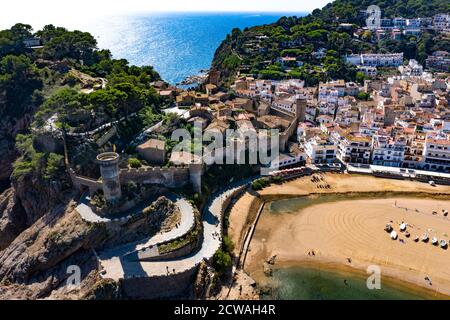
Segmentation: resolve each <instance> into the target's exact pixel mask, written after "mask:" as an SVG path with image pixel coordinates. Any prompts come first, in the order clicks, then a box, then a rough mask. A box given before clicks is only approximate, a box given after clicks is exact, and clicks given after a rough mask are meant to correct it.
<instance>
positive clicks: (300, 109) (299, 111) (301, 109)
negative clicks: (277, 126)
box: [295, 97, 307, 122]
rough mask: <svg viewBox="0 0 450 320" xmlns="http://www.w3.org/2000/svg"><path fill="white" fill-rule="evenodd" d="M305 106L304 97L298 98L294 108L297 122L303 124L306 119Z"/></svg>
mask: <svg viewBox="0 0 450 320" xmlns="http://www.w3.org/2000/svg"><path fill="white" fill-rule="evenodd" d="M306 106H307V101H306V98H305V97H299V98H297V101H296V106H295V117H296V118H297V121H298V122H304V121H305V119H306Z"/></svg>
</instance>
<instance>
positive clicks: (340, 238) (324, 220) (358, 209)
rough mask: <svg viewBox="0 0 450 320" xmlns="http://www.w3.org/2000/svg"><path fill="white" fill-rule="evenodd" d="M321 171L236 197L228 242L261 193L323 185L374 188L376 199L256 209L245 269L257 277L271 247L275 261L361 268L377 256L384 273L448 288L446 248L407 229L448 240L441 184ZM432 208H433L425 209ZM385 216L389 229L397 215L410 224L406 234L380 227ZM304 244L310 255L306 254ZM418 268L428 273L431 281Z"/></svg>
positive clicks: (301, 192)
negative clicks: (290, 209)
mask: <svg viewBox="0 0 450 320" xmlns="http://www.w3.org/2000/svg"><path fill="white" fill-rule="evenodd" d="M322 176H323V177H324V181H322V182H319V183H313V182H311V177H304V178H300V179H296V180H293V181H290V182H285V183H284V184H282V185H272V186H270V187H268V188H266V189H264V190H263V191H261V192H260V198H258V197H256V195H255V194H251V193H246V194H245V195H244V196H243V197H241V198H240V200H239V201H238V202H237V203H236V204H235V205H234V206H233V209H232V210H231V212H230V227H229V234H230V236H231V237H232V239H233V241H235V243H237V246H236V247H237V249H236V250H237V251H238V250H239V248H240V247H241V245H242V239H243V237H244V235H245V232H246V230H247V228H248V224H249V222H251V221H253V220H254V217H255V216H256V212H257V211H258V208H259V207H260V205H261V204H262V203H263V201H266V200H273V199H282V198H292V197H298V196H307V195H311V194H325V193H328V194H332V193H364V194H370V195H374V194H375V193H380V192H382V194H381V197H380V194H379V195H378V198H377V199H375V198H372V199H369V200H344V201H339V202H330V203H322V204H317V205H313V206H310V207H307V208H304V209H303V210H301V213H294V214H292V213H290V214H279V215H270V214H265V213H267V212H264V213H263V214H262V216H261V218H260V220H259V222H258V225H257V228H256V231H255V234H254V237H253V240H252V242H251V245H250V248H249V252H248V256H247V260H246V265H245V270H246V271H247V272H249V273H250V275H252V276H253V277H254V278H255V279H257V280H258V278H259V279H261V278H262V277H261V275H262V265H263V261H264V260H266V259H267V258H268V257H270V256H272V255H277V259H276V261H277V265H278V266H283V265H292V264H304V263H308V264H311V263H314V264H316V265H317V264H320V265H325V266H326V265H328V266H342V267H350V268H353V269H358V270H363V271H365V270H366V268H367V266H369V265H372V264H377V265H379V266H380V267H381V270H382V275H384V276H386V277H387V278H393V279H401V280H402V281H405V282H407V283H408V284H411V285H418V286H421V287H423V288H428V289H432V290H435V291H437V292H440V293H443V294H446V295H450V269H449V266H450V250H449V249H447V250H443V249H441V248H439V247H434V246H432V245H431V244H430V243H422V242H419V243H415V242H414V241H413V238H414V236H415V235H417V236H421V235H422V234H423V233H424V232H427V233H428V234H429V236H430V237H433V236H436V237H437V238H438V239H446V240H449V237H448V234H450V217H448V218H444V217H443V215H442V213H441V210H442V209H447V210H448V209H450V187H449V186H436V187H432V186H429V185H428V184H425V183H420V182H413V181H402V180H391V179H381V178H375V177H371V176H362V175H343V174H326V175H322ZM318 184H322V185H323V184H329V185H330V186H331V188H330V189H322V188H318V187H317V185H318ZM400 193H401V194H400ZM407 194H411V195H413V194H414V195H416V196H419V195H420V194H422V195H423V196H424V199H420V198H409V197H405V195H407ZM402 195H403V196H402ZM383 198H384V199H383ZM395 201H397V207H395ZM405 207H407V208H408V209H409V210H408V211H406V210H405V209H404V208H405ZM416 209H417V210H418V212H416ZM432 211H438V212H439V214H438V215H433V214H432ZM390 221H392V225H393V226H394V228H395V229H396V230H397V231H398V224H400V223H401V222H402V221H405V222H407V223H408V224H410V226H409V227H408V230H409V232H410V233H411V237H410V238H409V239H408V238H406V237H405V235H404V234H403V233H399V234H400V237H399V238H400V239H403V240H404V241H405V243H402V242H400V241H399V240H396V241H393V240H391V239H390V238H389V234H388V233H386V232H385V231H384V230H383V229H384V226H385V225H386V224H387V223H390ZM429 229H431V231H430V230H429ZM312 250H314V253H315V255H314V256H311V255H308V252H311V251H312ZM236 253H238V252H236ZM347 258H350V259H351V263H349V261H348V259H347ZM426 276H428V277H430V278H431V280H432V285H431V286H430V284H429V283H428V282H427V281H426V280H425V277H426Z"/></svg>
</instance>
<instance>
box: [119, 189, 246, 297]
mask: <svg viewBox="0 0 450 320" xmlns="http://www.w3.org/2000/svg"><path fill="white" fill-rule="evenodd" d="M246 189H247V185H243V186H241V187H240V188H238V189H237V190H235V191H234V192H233V193H232V194H231V195H230V196H229V197H228V198H227V199H226V200H225V201H224V202H223V204H222V210H221V215H222V218H223V214H224V213H225V211H226V210H227V209H228V207H229V205H230V204H231V203H232V200H233V199H235V198H236V197H239V196H240V195H242V193H244V192H245V190H246ZM202 241H203V239H202ZM185 250H188V248H186V249H185ZM174 254H175V255H176V254H177V253H176V252H175V251H174ZM204 259H206V260H208V261H211V260H212V256H211V257H204ZM155 260H156V259H155ZM198 265H199V263H198V264H195V265H193V266H191V267H190V268H188V269H187V270H183V271H181V272H178V271H177V270H175V272H176V273H175V274H174V273H173V270H169V272H172V274H169V275H166V276H156V277H152V276H150V277H142V278H127V277H126V276H125V279H123V280H121V283H122V287H123V290H124V292H125V293H126V294H127V295H128V296H130V297H132V298H139V299H156V298H167V297H174V296H177V295H180V294H182V293H184V292H186V290H187V289H188V288H189V287H190V286H191V284H192V283H193V280H194V277H195V275H196V273H197V268H198Z"/></svg>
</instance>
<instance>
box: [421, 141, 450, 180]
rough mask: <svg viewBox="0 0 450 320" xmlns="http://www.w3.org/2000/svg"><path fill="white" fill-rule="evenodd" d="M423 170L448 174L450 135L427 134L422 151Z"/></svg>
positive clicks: (449, 170)
mask: <svg viewBox="0 0 450 320" xmlns="http://www.w3.org/2000/svg"><path fill="white" fill-rule="evenodd" d="M423 156H424V162H423V169H424V170H432V171H441V172H450V135H448V134H445V133H435V132H432V133H429V134H428V135H427V137H426V141H425V148H424V150H423Z"/></svg>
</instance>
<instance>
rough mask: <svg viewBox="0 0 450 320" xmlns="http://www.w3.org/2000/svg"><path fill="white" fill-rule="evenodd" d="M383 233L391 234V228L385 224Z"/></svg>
mask: <svg viewBox="0 0 450 320" xmlns="http://www.w3.org/2000/svg"><path fill="white" fill-rule="evenodd" d="M384 231H386V232H389V233H391V232H392V226H391V225H390V224H387V225H386V226H385V227H384Z"/></svg>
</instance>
